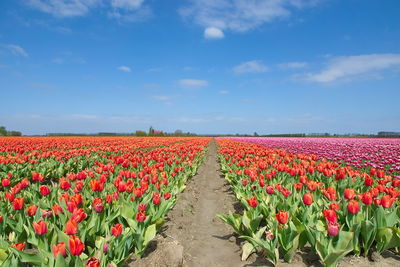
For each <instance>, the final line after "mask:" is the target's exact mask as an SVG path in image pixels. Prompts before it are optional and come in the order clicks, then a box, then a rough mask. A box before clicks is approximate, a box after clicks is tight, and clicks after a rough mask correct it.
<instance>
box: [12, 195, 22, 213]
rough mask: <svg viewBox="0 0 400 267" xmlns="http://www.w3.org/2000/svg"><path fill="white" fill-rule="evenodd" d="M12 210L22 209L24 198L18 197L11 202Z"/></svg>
mask: <svg viewBox="0 0 400 267" xmlns="http://www.w3.org/2000/svg"><path fill="white" fill-rule="evenodd" d="M12 204H13V208H14V210H21V209H22V208H23V207H24V198H22V197H18V198H16V199H14V200H13V202H12Z"/></svg>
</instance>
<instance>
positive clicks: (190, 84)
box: [179, 79, 208, 89]
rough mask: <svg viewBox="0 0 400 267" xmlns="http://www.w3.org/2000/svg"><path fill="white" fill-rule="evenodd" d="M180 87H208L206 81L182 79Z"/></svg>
mask: <svg viewBox="0 0 400 267" xmlns="http://www.w3.org/2000/svg"><path fill="white" fill-rule="evenodd" d="M179 85H180V86H181V87H184V88H194V89H196V88H201V87H205V86H207V85H208V82H207V81H206V80H196V79H182V80H179Z"/></svg>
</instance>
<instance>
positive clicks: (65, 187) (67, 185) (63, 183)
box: [59, 178, 71, 191]
mask: <svg viewBox="0 0 400 267" xmlns="http://www.w3.org/2000/svg"><path fill="white" fill-rule="evenodd" d="M59 184H60V188H61V189H62V190H64V191H67V190H68V189H70V188H71V184H70V182H68V181H67V179H65V178H60V182H59Z"/></svg>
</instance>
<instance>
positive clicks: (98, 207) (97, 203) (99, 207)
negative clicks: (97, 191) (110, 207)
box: [93, 198, 104, 213]
mask: <svg viewBox="0 0 400 267" xmlns="http://www.w3.org/2000/svg"><path fill="white" fill-rule="evenodd" d="M103 208H104V206H103V200H102V199H101V198H95V199H93V209H94V210H95V211H96V212H97V213H101V212H102V211H103Z"/></svg>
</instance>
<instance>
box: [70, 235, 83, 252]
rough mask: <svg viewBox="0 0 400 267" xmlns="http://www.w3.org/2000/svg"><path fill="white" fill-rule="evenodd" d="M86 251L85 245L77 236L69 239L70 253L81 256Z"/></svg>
mask: <svg viewBox="0 0 400 267" xmlns="http://www.w3.org/2000/svg"><path fill="white" fill-rule="evenodd" d="M84 249H85V244H84V243H82V241H81V240H80V239H79V237H77V236H74V235H73V236H71V237H70V239H69V251H70V252H71V255H77V256H79V255H81V254H82V252H83V250H84Z"/></svg>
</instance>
